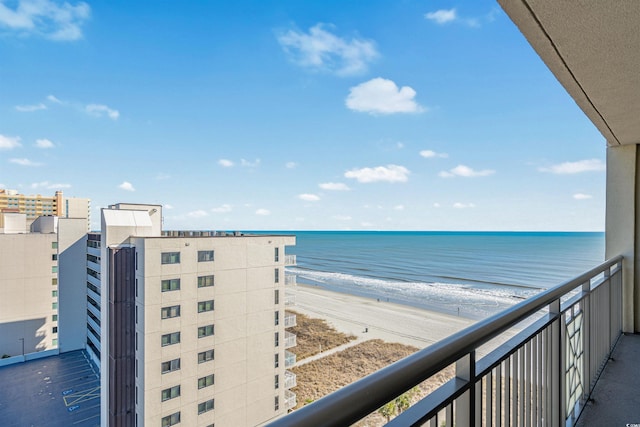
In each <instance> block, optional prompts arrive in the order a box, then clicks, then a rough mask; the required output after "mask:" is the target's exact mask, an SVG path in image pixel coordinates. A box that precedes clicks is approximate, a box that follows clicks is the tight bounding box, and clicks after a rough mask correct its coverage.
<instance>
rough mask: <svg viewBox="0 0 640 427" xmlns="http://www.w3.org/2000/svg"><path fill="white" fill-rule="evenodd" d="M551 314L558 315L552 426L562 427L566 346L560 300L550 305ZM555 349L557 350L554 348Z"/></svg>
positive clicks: (554, 331) (553, 343) (553, 326)
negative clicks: (563, 368)
mask: <svg viewBox="0 0 640 427" xmlns="http://www.w3.org/2000/svg"><path fill="white" fill-rule="evenodd" d="M549 313H550V314H555V315H557V318H556V319H555V320H554V321H553V323H552V324H551V349H550V350H551V384H550V385H551V399H550V402H549V403H550V404H551V408H550V409H551V426H552V427H560V425H561V423H560V419H561V415H560V414H561V412H562V410H561V408H562V407H564V393H563V392H562V389H563V388H564V387H563V384H564V378H562V377H563V376H564V372H563V371H562V367H561V364H563V363H561V362H562V359H563V357H564V351H563V348H564V344H563V343H562V338H563V337H562V335H564V334H562V333H561V329H564V328H562V327H561V322H562V318H563V316H562V314H561V312H560V299H557V300H555V301H553V302H552V303H551V304H549ZM554 347H555V348H554Z"/></svg>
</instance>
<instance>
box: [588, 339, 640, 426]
mask: <svg viewBox="0 0 640 427" xmlns="http://www.w3.org/2000/svg"><path fill="white" fill-rule="evenodd" d="M611 358H612V359H611V360H609V362H608V363H607V365H606V366H605V368H604V371H603V372H602V375H601V376H600V379H599V380H598V382H597V383H596V386H595V388H594V390H593V393H592V395H591V397H592V399H593V400H592V401H589V402H588V403H587V406H586V407H585V409H584V411H583V412H582V415H581V416H580V419H579V420H578V424H577V425H578V426H579V427H587V426H625V425H636V424H637V425H640V398H639V396H640V335H633V334H624V335H623V336H621V337H620V340H619V341H618V344H617V345H616V347H615V349H614V350H613V354H612V355H611Z"/></svg>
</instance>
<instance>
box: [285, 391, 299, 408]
mask: <svg viewBox="0 0 640 427" xmlns="http://www.w3.org/2000/svg"><path fill="white" fill-rule="evenodd" d="M297 404H298V401H297V399H296V394H295V393H294V392H292V391H290V390H285V391H284V407H285V409H286V410H287V411H288V410H290V409H293V408H295V407H296V405H297Z"/></svg>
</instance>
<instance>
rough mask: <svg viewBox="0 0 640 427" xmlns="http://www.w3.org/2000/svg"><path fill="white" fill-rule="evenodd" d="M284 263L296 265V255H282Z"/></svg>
mask: <svg viewBox="0 0 640 427" xmlns="http://www.w3.org/2000/svg"><path fill="white" fill-rule="evenodd" d="M284 265H296V256H295V255H285V256H284Z"/></svg>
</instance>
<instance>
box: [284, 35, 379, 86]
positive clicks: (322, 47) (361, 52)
mask: <svg viewBox="0 0 640 427" xmlns="http://www.w3.org/2000/svg"><path fill="white" fill-rule="evenodd" d="M278 42H279V43H280V45H281V46H282V48H283V49H284V51H285V52H286V53H287V54H288V55H289V56H290V57H291V59H292V60H293V61H294V62H295V63H297V64H298V65H301V66H303V67H307V68H310V69H312V70H317V71H327V72H331V73H334V74H336V75H339V76H348V75H354V74H361V73H363V72H365V71H367V68H368V65H369V63H371V62H372V61H373V60H374V59H375V58H377V57H378V56H379V54H378V51H377V50H376V46H375V43H374V42H373V41H371V40H366V39H361V38H352V39H351V40H348V39H346V38H342V37H338V36H336V35H335V34H333V33H331V32H329V31H327V29H326V26H325V25H323V24H316V25H315V26H314V27H311V28H310V29H309V32H308V33H304V32H299V31H295V30H289V31H287V32H286V33H284V34H282V35H280V36H278Z"/></svg>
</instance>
